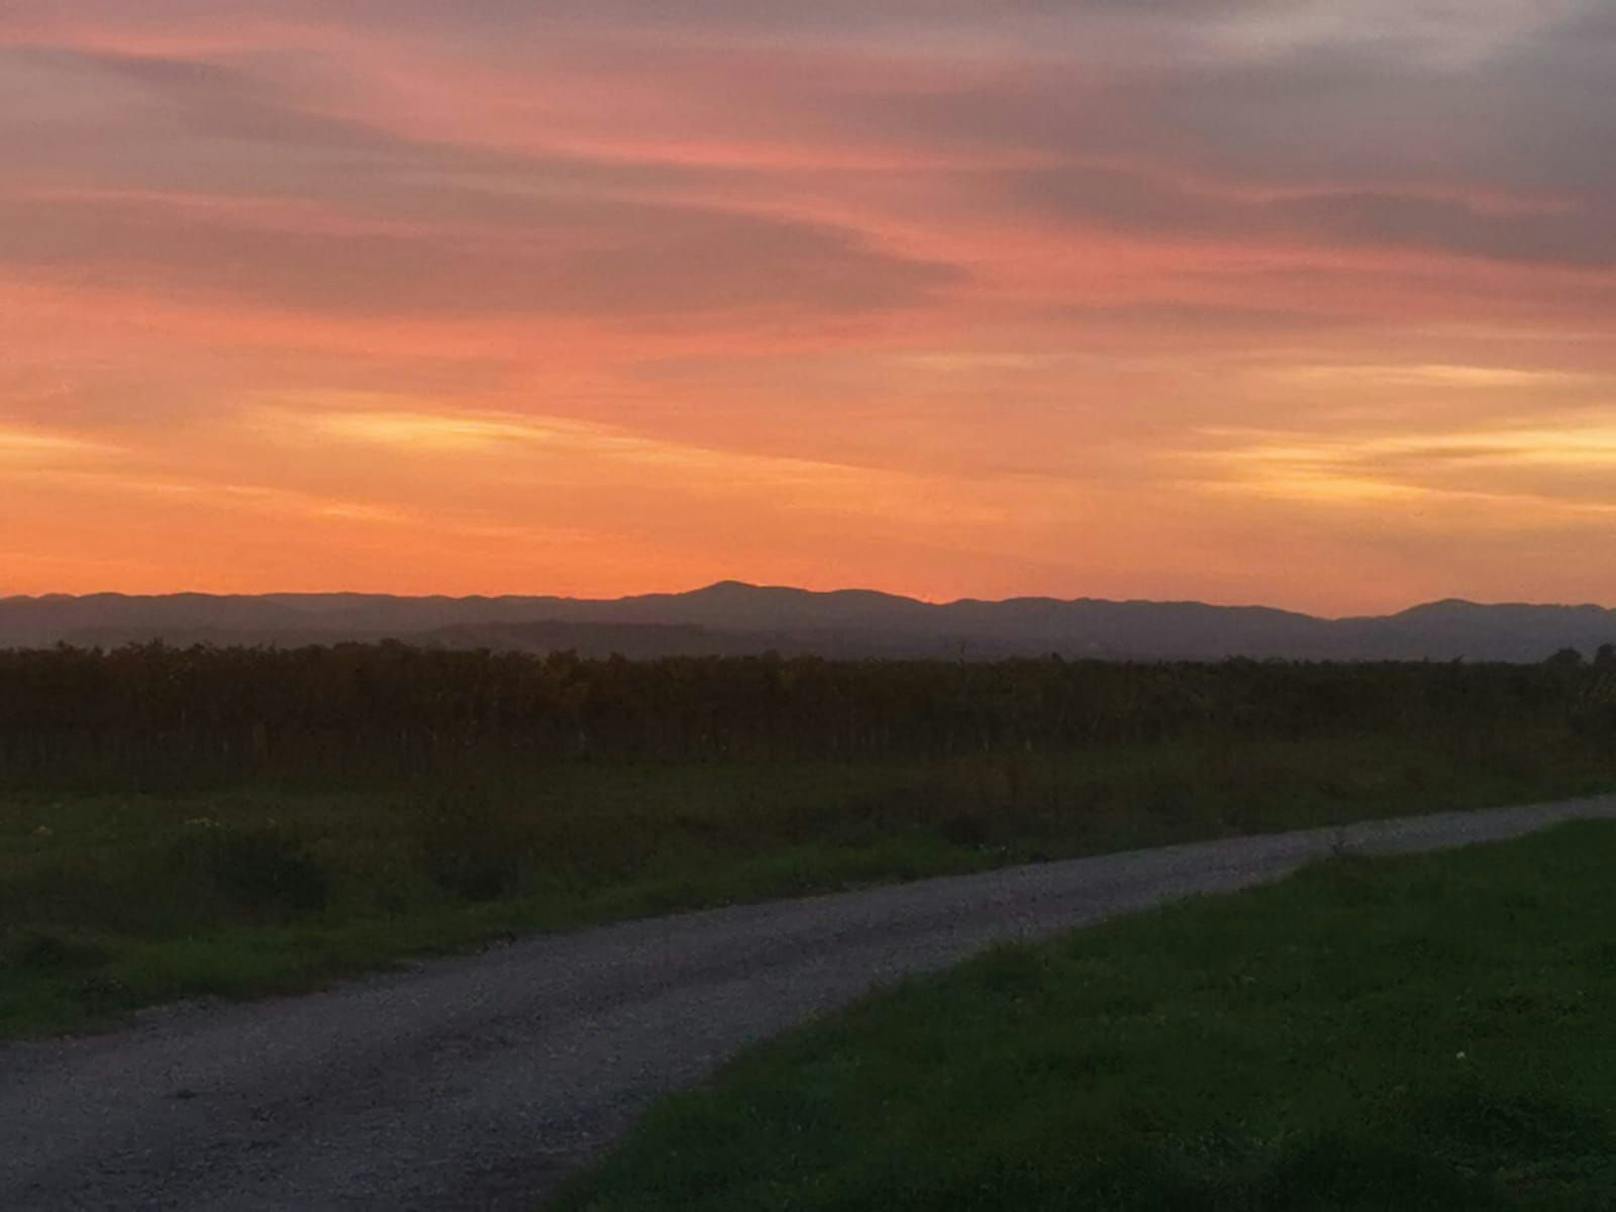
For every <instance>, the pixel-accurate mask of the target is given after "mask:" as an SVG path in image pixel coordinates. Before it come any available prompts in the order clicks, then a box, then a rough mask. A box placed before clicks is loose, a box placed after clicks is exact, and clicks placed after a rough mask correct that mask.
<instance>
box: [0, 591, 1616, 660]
mask: <svg viewBox="0 0 1616 1212" xmlns="http://www.w3.org/2000/svg"><path fill="white" fill-rule="evenodd" d="M386 638H394V639H401V640H408V641H410V642H413V643H421V644H431V645H438V646H445V647H488V648H509V649H519V650H523V651H530V652H546V651H558V650H566V649H571V650H575V651H577V652H579V653H581V654H584V655H591V656H594V655H607V654H609V653H613V652H618V653H622V654H623V655H625V656H632V657H654V656H664V655H673V654H690V655H737V654H742V653H751V652H762V651H766V650H769V649H773V650H776V651H779V652H781V653H782V654H787V655H797V654H808V653H815V654H819V655H823V656H830V657H855V656H856V657H869V656H888V657H900V656H903V657H946V658H967V659H988V658H993V657H1004V656H1015V655H1029V656H1031V655H1045V654H1048V653H1051V652H1059V653H1061V654H1063V655H1065V656H1070V657H1114V658H1140V659H1197V660H1216V659H1221V658H1224V657H1229V656H1249V657H1285V658H1294V659H1315V660H1325V659H1329V660H1397V659H1402V660H1421V659H1429V660H1439V661H1446V660H1454V659H1458V658H1465V659H1468V660H1500V661H1537V660H1541V659H1543V658H1544V657H1545V656H1548V655H1549V654H1550V653H1553V652H1555V651H1556V650H1558V649H1561V648H1568V647H1569V648H1577V649H1580V650H1581V651H1583V652H1585V653H1591V652H1593V651H1594V650H1595V649H1596V648H1597V647H1598V646H1599V645H1600V644H1604V643H1616V612H1613V611H1610V610H1606V609H1604V608H1602V607H1599V606H1552V605H1548V606H1538V605H1528V604H1519V603H1512V604H1504V605H1482V604H1478V603H1474V602H1462V601H1443V602H1432V603H1429V604H1427V605H1423V606H1416V607H1414V608H1412V609H1410V610H1405V611H1402V612H1401V613H1398V614H1393V615H1386V616H1378V617H1364V618H1346V619H1322V618H1315V617H1313V616H1311V615H1305V614H1298V613H1295V612H1292V611H1285V610H1274V609H1270V608H1267V607H1258V606H1212V605H1207V604H1206V603H1203V602H1137V601H1136V602H1114V601H1104V600H1100V599H1092V598H1079V599H1076V600H1073V601H1062V600H1058V599H1054V598H1014V599H1010V600H1008V601H1002V602H984V601H975V600H970V599H967V600H963V601H958V602H950V603H946V604H941V605H933V604H931V603H927V602H920V601H916V600H914V599H912V598H905V597H899V596H896V595H893V594H885V593H876V592H873V591H869V590H840V591H837V592H833V593H815V592H810V591H807V590H801V589H789V588H780V587H758V586H753V585H744V584H741V583H739V582H734V581H726V582H722V583H720V584H717V585H710V586H708V587H707V588H705V589H698V590H696V591H694V592H692V593H681V594H646V595H643V596H639V597H628V598H618V599H613V600H602V601H596V600H588V599H578V598H556V597H497V598H485V597H471V598H448V597H424V598H408V597H390V596H386V595H374V594H265V595H262V596H255V597H230V596H212V595H207V594H173V595H168V596H161V597H128V596H124V595H120V594H95V595H90V596H86V597H66V596H48V597H38V598H6V599H0V645H5V646H9V647H37V646H42V645H49V644H55V643H58V642H66V643H73V644H82V645H101V646H112V645H117V644H123V643H131V642H145V641H150V640H156V639H161V640H165V641H167V642H168V643H172V644H192V643H209V644H216V645H222V644H277V645H288V644H309V643H334V642H340V641H345V640H364V641H369V640H379V639H386Z"/></svg>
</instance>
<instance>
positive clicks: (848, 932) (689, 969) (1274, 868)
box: [0, 796, 1616, 1212]
mask: <svg viewBox="0 0 1616 1212" xmlns="http://www.w3.org/2000/svg"><path fill="white" fill-rule="evenodd" d="M1590 817H1601V818H1616V796H1613V797H1602V798H1598V799H1589V800H1577V801H1570V802H1566V803H1559V804H1549V805H1539V806H1533V807H1526V808H1511V809H1502V810H1498V811H1487V812H1475V813H1453V814H1444V815H1440V816H1426V817H1418V818H1412V819H1405V820H1397V821H1386V822H1380V823H1372V824H1364V825H1354V826H1349V827H1347V828H1344V829H1321V830H1313V831H1308V832H1302V833H1288V834H1278V835H1270V836H1265V837H1252V838H1235V839H1229V840H1224V841H1216V842H1207V843H1198V844H1193V845H1186V846H1173V847H1169V848H1166V849H1161V850H1146V851H1136V852H1133V853H1129V854H1115V855H1106V856H1103V857H1099V858H1090V859H1080V860H1077V861H1073V862H1062V863H1048V864H1042V865H1039V866H1034V867H1018V868H1014V869H1010V870H1005V871H994V872H990V873H987V874H982V875H972V876H964V877H959V878H951V879H938V880H928V881H925V882H923V883H914V884H907V885H901V886H897V887H889V888H878V889H874V890H870V891H864V892H853V893H846V894H842V895H835V896H824V897H813V898H808V899H804V900H794V901H786V902H777V903H773V904H766V905H755V906H744V907H740V908H732V909H721V910H715V911H711V912H705V913H692V914H684V915H681V916H678V917H669V918H663V919H657V920H651V921H641V922H631V923H628V924H625V925H618V926H608V927H603V928H600V929H594V930H589V931H584V932H581V933H576V934H568V935H554V936H547V937H540V938H535V939H532V940H529V941H525V942H521V943H517V944H514V945H512V946H508V947H503V948H500V949H498V950H495V951H491V952H487V953H484V954H481V955H477V956H469V957H463V958H456V959H450V960H443V961H433V962H431V963H429V964H426V965H424V966H422V967H420V968H419V969H418V970H416V971H413V972H409V973H404V974H395V975H389V976H385V977H377V978H371V979H366V980H362V981H356V982H353V983H350V984H345V985H342V986H340V987H338V988H335V989H332V990H330V991H328V992H325V993H319V994H314V995H311V996H307V997H298V998H285V999H279V1000H275V1001H266V1002H257V1003H252V1004H246V1005H230V1006H222V1007H221V1006H210V1007H199V1008H192V1009H181V1010H170V1011H164V1012H161V1013H157V1014H153V1015H150V1016H148V1017H147V1018H146V1019H145V1021H143V1022H142V1023H140V1024H138V1025H137V1026H135V1027H132V1028H130V1029H128V1030H124V1031H121V1032H118V1033H116V1034H111V1035H104V1036H97V1037H92V1038H83V1039H73V1040H65V1041H55V1042H48V1043H28V1044H11V1045H0V1207H3V1208H6V1209H13V1210H18V1212H20V1210H22V1209H36V1208H39V1209H57V1208H96V1209H104V1208H159V1207H160V1208H164V1209H191V1208H218V1209H232V1210H242V1209H255V1208H345V1207H364V1208H389V1209H392V1208H398V1209H413V1208H523V1209H531V1208H533V1207H534V1206H535V1205H536V1204H537V1203H538V1202H539V1201H540V1200H541V1199H542V1197H543V1196H544V1195H545V1194H546V1193H547V1192H549V1191H551V1190H553V1189H554V1187H555V1185H556V1184H557V1182H558V1181H559V1180H561V1179H562V1178H564V1177H565V1176H566V1175H567V1174H569V1173H570V1172H572V1171H573V1170H575V1169H576V1168H577V1167H578V1166H580V1165H581V1164H584V1163H586V1162H587V1161H588V1160H589V1159H590V1158H591V1157H593V1156H594V1155H595V1154H597V1153H598V1152H599V1151H600V1150H601V1149H602V1148H603V1147H605V1146H606V1145H608V1144H609V1143H610V1142H611V1141H612V1140H613V1138H614V1137H616V1136H617V1135H619V1134H620V1133H621V1132H622V1131H623V1130H624V1129H625V1128H626V1127H627V1126H628V1125H629V1124H630V1123H631V1122H632V1121H633V1119H634V1118H635V1116H636V1115H637V1114H638V1113H639V1112H641V1111H642V1110H643V1109H644V1108H645V1107H646V1106H647V1104H649V1103H650V1102H651V1101H652V1100H653V1099H655V1098H656V1097H657V1096H658V1095H660V1094H662V1093H664V1092H665V1091H668V1090H672V1089H675V1088H677V1087H680V1086H684V1085H688V1084H690V1083H692V1082H695V1081H698V1080H699V1079H700V1078H701V1077H702V1076H703V1075H705V1074H707V1073H708V1072H710V1071H711V1070H712V1069H713V1068H714V1067H715V1066H716V1065H718V1064H720V1063H721V1062H722V1061H724V1060H725V1059H726V1058H728V1057H730V1056H731V1055H733V1054H734V1053H735V1052H736V1051H737V1050H739V1049H740V1048H742V1047H743V1046H744V1045H746V1044H749V1043H751V1042H752V1041H754V1040H757V1039H761V1038H763V1037H764V1036H768V1035H771V1034H774V1033H776V1032H778V1031H781V1030H783V1029H785V1028H787V1027H790V1026H791V1025H793V1024H795V1023H799V1022H801V1021H802V1020H803V1019H805V1018H808V1017H809V1016H811V1015H813V1014H815V1013H818V1012H820V1011H824V1010H828V1009H831V1008H833V1007H836V1006H840V1005H843V1004H845V1003H846V1002H848V1001H850V1000H852V999H853V998H856V997H857V996H859V995H860V994H862V993H864V992H865V991H867V990H868V989H869V988H870V987H871V986H873V985H878V984H881V983H883V982H888V981H891V980H893V979H895V978H897V977H900V976H902V975H904V974H907V973H912V972H918V971H925V970H928V969H934V968H938V967H942V966H944V965H946V964H950V963H953V962H954V961H956V960H959V959H961V958H962V957H964V956H967V955H969V954H970V953H972V952H974V951H977V950H979V949H980V948H982V947H984V946H986V945H988V944H990V943H994V942H997V941H1000V940H1006V939H1019V938H1034V937H1039V936H1043V935H1048V934H1052V933H1055V932H1058V931H1060V930H1064V929H1068V928H1070V927H1073V926H1079V925H1082V924H1084V923H1089V922H1094V921H1097V920H1099V919H1101V918H1105V917H1109V916H1112V915H1115V914H1119V913H1125V912H1128V911H1130V910H1136V909H1141V908H1144V907H1146V906H1149V905H1153V904H1157V903H1160V902H1162V901H1165V900H1170V899H1174V898H1178V897H1184V896H1188V895H1192V894H1196V893H1207V892H1221V891H1225V890H1229V889H1234V888H1242V887H1246V886H1249V885H1252V884H1257V883H1262V882H1265V881H1269V880H1273V879H1277V878H1278V877H1280V876H1283V875H1285V874H1286V873H1288V872H1290V871H1292V870H1294V869H1295V868H1297V867H1298V866H1301V865H1302V864H1304V863H1306V862H1308V861H1310V860H1313V859H1317V858H1319V857H1321V856H1324V855H1328V854H1330V853H1331V852H1332V851H1336V850H1339V849H1342V848H1346V849H1351V850H1358V851H1398V850H1405V851H1413V850H1429V849H1438V848H1442V847H1449V846H1458V845H1464V844H1467V843H1471V842H1484V841H1492V840H1497V839H1502V838H1509V837H1516V836H1519V835H1521V834H1523V833H1527V832H1531V831H1533V830H1536V829H1539V828H1542V827H1544V826H1547V825H1551V824H1555V823H1558V822H1560V821H1564V820H1569V819H1574V818H1590Z"/></svg>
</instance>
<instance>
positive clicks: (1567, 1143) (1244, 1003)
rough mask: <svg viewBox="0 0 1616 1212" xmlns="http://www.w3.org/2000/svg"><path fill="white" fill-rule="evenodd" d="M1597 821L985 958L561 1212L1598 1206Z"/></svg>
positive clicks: (802, 1048) (1614, 1032) (748, 1064)
mask: <svg viewBox="0 0 1616 1212" xmlns="http://www.w3.org/2000/svg"><path fill="white" fill-rule="evenodd" d="M1613 864H1616V826H1612V825H1610V824H1606V823H1596V824H1576V825H1570V826H1565V827H1562V828H1559V829H1556V830H1553V831H1551V832H1549V833H1546V834H1542V835H1538V836H1535V837H1532V838H1528V839H1525V840H1522V841H1519V842H1513V843H1509V844H1504V845H1496V846H1486V847H1477V848H1472V849H1469V850H1465V851H1460V852H1455V853H1450V854H1444V855H1432V856H1420V857H1411V858H1395V859H1393V858H1377V859H1372V860H1370V859H1361V858H1350V859H1341V860H1336V861H1332V862H1330V863H1328V864H1325V865H1322V866H1319V867H1316V868H1312V869H1309V870H1307V871H1304V872H1302V873H1301V874H1299V875H1298V876H1296V877H1293V878H1291V879H1289V880H1287V881H1285V882H1283V883H1281V884H1278V885H1275V886H1272V887H1267V888H1263V889H1258V890H1254V891H1251V892H1246V893H1241V894H1238V895H1235V896H1229V897H1221V898H1214V899H1207V900H1201V901H1195V902H1189V903H1186V904H1182V905H1179V906H1175V907H1171V908H1168V909H1164V910H1160V911H1156V912H1152V913H1149V914H1146V915H1143V916H1139V917H1135V918H1130V919H1124V920H1119V921H1117V922H1114V923H1111V924H1108V925H1104V926H1101V927H1098V928H1095V929H1091V930H1086V931H1082V932H1079V933H1077V934H1075V935H1072V936H1069V937H1067V938H1065V939H1063V940H1060V941H1057V942H1054V943H1051V944H1047V945H1041V946H1037V947H1013V948H1003V949H999V950H996V951H994V952H992V953H989V954H987V955H985V956H984V957H982V958H980V959H978V960H976V961H974V962H971V963H969V964H966V965H964V966H963V967H961V968H958V969H956V970H954V971H952V972H949V973H946V974H944V975H942V976H940V977H933V978H926V979H921V980H916V981H913V982H910V983H907V984H905V985H903V986H901V987H900V988H899V989H898V990H896V991H894V992H891V993H888V994H883V995H880V996H877V997H873V998H871V999H869V1000H867V1001H865V1002H864V1003H862V1004H860V1005H859V1006H857V1007H855V1008H854V1009H852V1010H851V1011H849V1012H847V1013H845V1014H843V1015H840V1016H837V1017H834V1018H832V1019H829V1020H826V1021H824V1022H822V1023H820V1024H818V1025H815V1026H812V1027H810V1028H807V1029H805V1030H802V1031H800V1032H797V1033H795V1034H793V1035H790V1036H788V1037H785V1038H783V1039H780V1040H777V1041H775V1042H772V1043H769V1044H767V1045H764V1046H762V1047H760V1048H757V1049H754V1050H753V1051H751V1052H750V1053H748V1054H747V1055H745V1056H744V1057H743V1058H741V1059H740V1060H739V1061H737V1062H736V1063H734V1064H732V1065H731V1066H730V1067H728V1068H727V1069H726V1070H725V1071H724V1072H723V1073H722V1074H721V1075H720V1077H719V1078H718V1079H717V1080H716V1081H715V1082H714V1083H712V1084H711V1085H710V1086H709V1087H708V1088H705V1089H702V1090H700V1091H697V1092H692V1093H688V1094H684V1095H680V1096H677V1097H674V1098H671V1099H669V1100H666V1101H665V1102H663V1103H662V1104H661V1105H660V1106H658V1107H657V1108H656V1109H655V1110H654V1111H653V1112H652V1113H651V1114H650V1115H649V1116H648V1117H647V1118H646V1119H645V1120H644V1121H643V1122H642V1124H641V1125H640V1126H639V1127H638V1128H637V1130H636V1131H635V1132H634V1133H633V1134H632V1135H631V1137H630V1138H629V1139H628V1141H627V1142H626V1143H625V1144H624V1145H623V1146H622V1147H621V1148H620V1149H619V1150H618V1151H617V1152H616V1153H615V1154H614V1155H613V1156H612V1157H611V1158H610V1159H609V1160H608V1161H607V1162H606V1164H605V1165H604V1166H603V1167H602V1168H601V1169H599V1170H598V1171H597V1172H596V1173H594V1174H592V1175H590V1176H588V1177H586V1178H585V1179H584V1180H583V1181H581V1182H579V1183H578V1184H576V1185H575V1187H574V1188H573V1189H572V1190H570V1191H569V1192H567V1193H566V1194H564V1196H563V1197H562V1198H561V1199H560V1200H559V1201H558V1203H557V1207H558V1208H560V1209H564V1210H568V1212H607V1210H610V1212H633V1210H636V1209H653V1208H656V1209H662V1208H681V1209H709V1210H713V1212H717V1210H720V1209H722V1210H731V1209H733V1210H737V1212H738V1210H740V1209H747V1210H748V1212H754V1210H763V1209H809V1208H812V1209H872V1210H873V1209H886V1208H900V1207H901V1208H910V1209H932V1208H935V1209H949V1210H950V1212H960V1210H966V1209H1016V1210H1017V1212H1026V1210H1036V1209H1068V1208H1085V1209H1096V1210H1105V1209H1113V1210H1124V1209H1127V1210H1131V1209H1150V1210H1151V1212H1159V1210H1170V1209H1186V1210H1187V1209H1195V1210H1198V1212H1201V1210H1211V1212H1221V1210H1228V1212H1236V1210H1239V1212H1258V1210H1261V1212H1277V1210H1280V1209H1364V1210H1369V1209H1375V1210H1381V1209H1387V1208H1399V1209H1467V1210H1477V1212H1486V1210H1493V1209H1545V1210H1547V1209H1557V1210H1569V1209H1579V1210H1580V1209H1588V1210H1593V1209H1608V1208H1611V1207H1616V1110H1613V1108H1616V1015H1612V1014H1611V1012H1610V1011H1611V1007H1612V1006H1616V917H1613V916H1612V914H1611V913H1610V906H1609V889H1610V872H1611V870H1612V868H1613Z"/></svg>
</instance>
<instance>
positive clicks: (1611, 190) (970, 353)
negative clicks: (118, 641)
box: [0, 0, 1616, 614]
mask: <svg viewBox="0 0 1616 1212" xmlns="http://www.w3.org/2000/svg"><path fill="white" fill-rule="evenodd" d="M0 162H3V164H4V169H3V171H0V518H3V521H0V594H10V593H43V592H50V591H64V592H89V591H96V590H121V591H126V592H166V591H172V590H181V589H196V590H209V591H219V592H256V591H267V590H330V589H355V590H368V591H391V592H400V593H431V592H441V593H453V594H469V593H563V594H583V595H590V596H596V595H600V596H608V595H617V594H622V593H631V592H641V591H650V590H677V589H687V588H693V587H695V586H697V585H700V584H703V583H706V582H710V581H714V580H718V579H721V578H727V577H735V578H740V579H745V580H751V581H760V582H769V583H789V584H796V585H803V586H807V587H811V588H835V587H840V586H853V585H857V586H866V587H872V588H880V589H887V590H892V591H896V592H902V593H909V594H914V595H916V596H921V597H926V598H931V599H946V598H954V597H960V596H976V597H1004V596H1010V595H1016V594H1051V595H1056V596H1061V597H1077V596H1101V597H1149V598H1186V597H1195V598H1203V599H1208V600H1213V601H1218V602H1264V603H1269V604H1274V605H1282V606H1289V607H1294V608H1300V609H1306V610H1312V611H1315V612H1320V613H1327V614H1342V613H1353V612H1360V611H1379V610H1384V609H1396V608H1400V607H1403V606H1406V605H1409V604H1412V603H1414V602H1416V601H1420V600H1425V599H1430V598H1436V597H1446V596H1465V597H1471V598H1477V599H1482V600H1502V599H1530V600H1572V601H1590V600H1591V601H1602V602H1605V603H1607V604H1616V4H1612V3H1610V0H1350V2H1344V0H1230V2H1227V3H1212V2H1210V0H1020V2H1017V0H1001V2H999V3H989V2H987V0H974V2H971V3H966V2H965V0H856V2H854V0H817V2H815V3H802V2H801V0H794V2H792V3H784V2H777V0H683V2H681V3H671V2H669V0H568V2H564V3H563V2H561V0H478V2H476V3H467V4H453V3H446V2H444V0H385V2H384V0H343V2H338V0H275V2H273V3H270V2H267V0H264V2H248V0H140V2H139V3H131V2H130V0H109V2H101V0H73V2H72V3H60V2H55V0H52V2H49V3H45V2H39V0H7V2H5V3H3V4H0Z"/></svg>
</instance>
